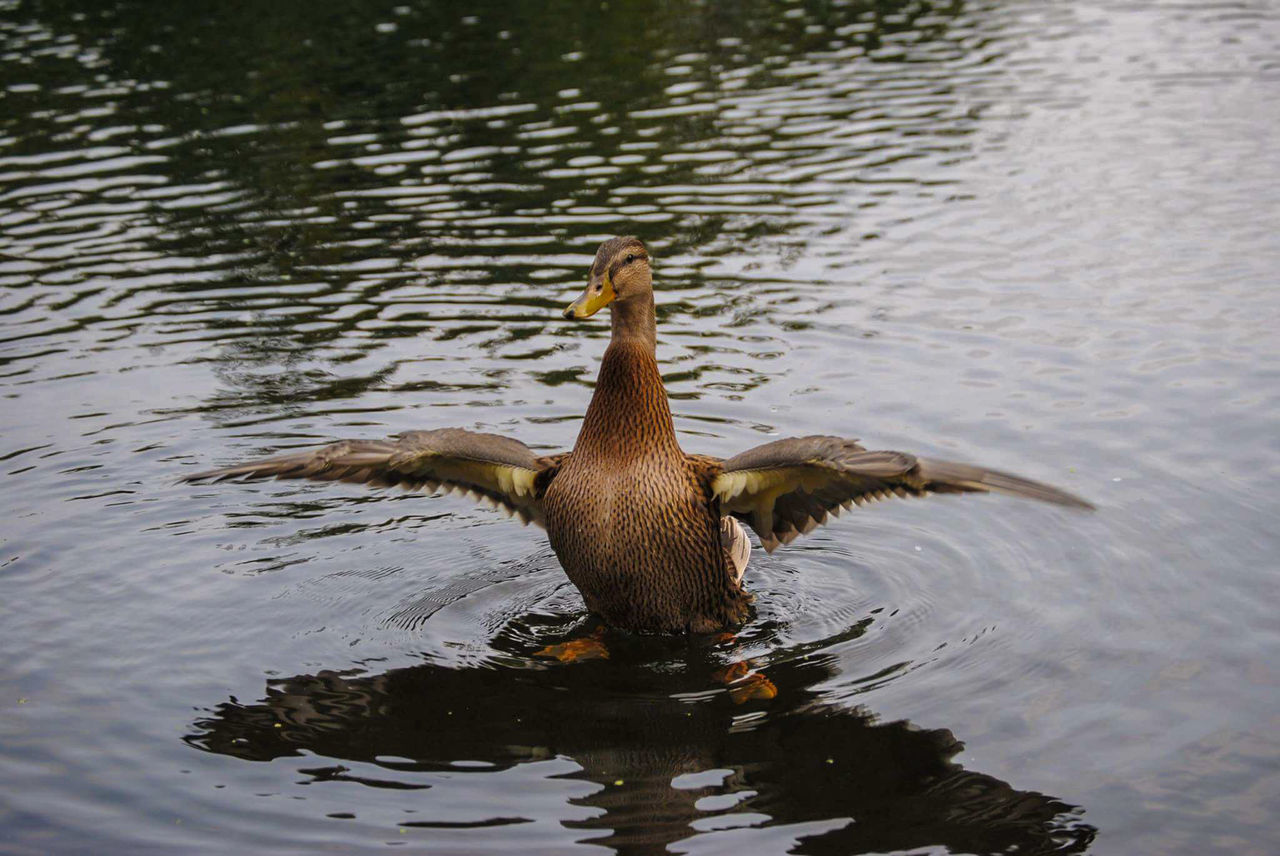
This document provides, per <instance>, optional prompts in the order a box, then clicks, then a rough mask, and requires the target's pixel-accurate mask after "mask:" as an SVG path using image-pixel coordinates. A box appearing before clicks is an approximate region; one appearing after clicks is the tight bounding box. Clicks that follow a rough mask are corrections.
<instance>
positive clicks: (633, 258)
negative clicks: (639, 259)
mask: <svg viewBox="0 0 1280 856" xmlns="http://www.w3.org/2000/svg"><path fill="white" fill-rule="evenodd" d="M635 260H636V257H635V256H634V255H628V256H627V264H631V263H632V262H633V261H635Z"/></svg>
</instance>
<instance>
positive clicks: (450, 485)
mask: <svg viewBox="0 0 1280 856" xmlns="http://www.w3.org/2000/svg"><path fill="white" fill-rule="evenodd" d="M566 457H567V455H564V454H562V455H553V456H539V455H537V454H535V453H534V451H533V450H532V449H530V448H529V447H528V446H526V445H525V444H524V443H521V442H520V441H519V440H513V439H511V438H510V437H503V436H501V435H498V434H483V433H479V432H476V431H466V430H463V429H461V428H440V429H437V430H434V431H406V432H405V433H403V434H397V435H395V436H394V437H392V438H389V439H386V440H340V441H338V442H336V443H330V444H329V445H327V446H321V447H320V448H317V449H308V450H306V451H303V452H295V453H291V454H287V455H279V456H277V457H273V458H263V459H260V460H256V461H249V462H247V463H244V464H237V465H235V466H230V467H223V468H221V469H216V470H206V471H204V472H199V473H195V474H193V475H189V476H183V478H182V480H183V481H186V482H220V481H227V480H228V479H239V480H243V481H259V480H262V479H311V480H313V481H344V482H352V483H358V484H368V485H370V486H373V487H394V486H396V485H399V486H401V487H403V488H405V489H406V490H425V491H426V492H428V493H434V492H435V491H437V490H440V489H444V490H445V491H446V492H453V491H457V492H459V493H463V494H466V495H470V496H474V497H475V498H476V499H478V500H480V499H483V500H487V501H489V502H492V503H494V504H495V505H496V506H498V507H501V508H503V509H505V510H506V511H507V512H508V513H510V514H514V515H515V516H517V517H519V518H520V520H521V522H524V523H529V522H533V523H538V524H539V525H541V523H542V496H543V494H544V493H545V491H546V486H547V484H548V483H549V482H550V480H551V479H552V478H554V476H555V473H556V471H557V470H558V469H559V467H560V464H561V463H562V462H563V461H564V459H565V458H566Z"/></svg>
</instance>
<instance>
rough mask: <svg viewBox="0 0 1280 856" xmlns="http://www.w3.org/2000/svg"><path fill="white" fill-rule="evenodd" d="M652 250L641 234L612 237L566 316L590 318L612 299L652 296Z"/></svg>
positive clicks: (636, 298)
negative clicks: (584, 288) (639, 235)
mask: <svg viewBox="0 0 1280 856" xmlns="http://www.w3.org/2000/svg"><path fill="white" fill-rule="evenodd" d="M652 295H653V272H652V271H651V270H650V269H649V251H648V250H647V249H645V246H644V243H643V242H642V241H641V240H640V239H639V238H633V237H629V236H628V237H623V238H610V239H609V240H607V241H605V242H604V243H603V244H601V245H600V249H598V250H596V258H595V261H593V262H592V263H591V273H590V275H589V276H588V278H587V289H586V291H584V292H582V294H581V295H580V296H579V297H578V299H577V300H575V301H573V303H570V304H569V307H568V308H567V309H565V310H564V317H566V318H590V317H591V316H592V315H595V314H596V313H597V312H599V311H600V310H601V309H603V308H604V307H605V306H608V305H609V304H611V303H619V304H622V303H629V302H631V301H634V300H638V299H649V300H651V299H652Z"/></svg>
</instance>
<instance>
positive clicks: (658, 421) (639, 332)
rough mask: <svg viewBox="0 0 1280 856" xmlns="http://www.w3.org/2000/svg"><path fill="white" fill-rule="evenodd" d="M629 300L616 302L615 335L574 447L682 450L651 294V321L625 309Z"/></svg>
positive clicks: (611, 451) (603, 451) (604, 451)
mask: <svg viewBox="0 0 1280 856" xmlns="http://www.w3.org/2000/svg"><path fill="white" fill-rule="evenodd" d="M630 305H631V302H630V301H628V303H627V304H622V305H615V306H614V307H613V311H614V314H613V339H612V340H611V341H610V342H609V347H608V348H607V349H606V350H605V352H604V359H603V360H602V361H601V363H600V375H599V377H598V378H597V379H596V389H595V392H594V393H593V394H592V396H591V405H590V406H589V407H588V408H587V415H586V418H585V419H583V422H582V430H581V432H580V433H579V434H578V443H577V445H576V446H575V448H574V451H575V452H578V451H589V452H591V453H592V454H597V455H602V456H610V457H619V456H620V457H623V458H636V457H641V456H644V455H651V454H655V453H657V454H663V453H671V454H676V455H683V454H684V453H683V452H681V451H680V444H679V442H678V441H677V440H676V431H675V426H674V425H673V424H672V422H671V407H670V405H668V403H667V390H666V387H664V386H663V383H662V374H661V373H660V372H659V371H658V361H657V358H656V357H655V355H654V354H655V346H654V340H655V338H656V337H655V333H654V321H653V300H652V298H650V300H649V302H648V307H647V308H648V314H647V321H646V318H645V317H643V316H640V317H637V316H636V315H635V314H631V312H630V311H629V310H628V309H624V307H629V306H630ZM620 310H621V311H620Z"/></svg>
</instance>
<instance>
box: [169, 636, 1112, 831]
mask: <svg viewBox="0 0 1280 856" xmlns="http://www.w3.org/2000/svg"><path fill="white" fill-rule="evenodd" d="M609 643H610V646H611V650H612V651H613V657H612V659H611V660H609V661H606V662H588V663H578V664H574V665H571V666H553V667H547V666H543V665H541V664H538V663H535V662H533V661H530V660H527V659H522V658H518V657H514V656H512V657H511V658H510V660H509V662H508V663H507V664H506V665H503V666H490V667H472V668H466V667H463V668H445V667H442V666H439V665H436V664H432V663H427V664H423V665H419V666H414V667H410V668H401V669H393V670H390V671H386V672H382V673H380V674H369V673H362V672H359V671H351V672H337V671H321V672H318V673H316V674H311V675H299V676H296V677H291V678H284V679H278V680H272V681H270V682H269V683H268V686H267V693H266V697H265V698H264V699H262V700H261V701H259V702H256V703H252V704H242V703H240V702H238V701H237V700H236V699H231V700H230V701H227V702H224V703H222V704H219V705H217V706H216V707H215V708H214V709H213V710H212V711H211V712H210V714H209V715H208V716H206V717H203V718H201V719H199V720H198V721H197V722H196V723H195V727H194V730H193V731H192V733H191V734H190V735H188V737H187V738H186V739H187V741H188V742H189V743H191V744H192V745H195V746H198V747H200V748H202V749H204V750H207V751H209V752H216V753H220V754H224V755H230V756H234V757H237V758H243V759H246V760H255V761H265V760H271V759H275V758H281V757H289V756H301V755H315V756H319V758H318V759H316V763H311V761H310V760H308V764H307V766H305V767H304V768H303V769H302V770H300V772H302V773H303V774H305V775H306V776H308V777H310V780H311V781H312V782H313V783H322V782H348V783H353V782H354V783H359V784H362V785H366V786H368V787H371V788H378V789H384V792H385V790H386V789H390V790H397V789H398V790H425V789H430V788H449V787H450V786H451V779H450V776H449V775H444V774H452V775H455V776H456V775H457V774H459V773H460V772H461V773H465V774H467V775H471V776H475V775H484V774H485V773H486V772H489V773H492V772H497V771H501V770H506V769H509V768H511V767H514V766H517V765H521V764H526V763H530V762H535V761H546V760H548V759H552V758H561V759H568V760H570V761H572V762H573V764H575V765H577V767H578V769H577V771H576V772H572V773H569V774H567V777H568V778H573V779H581V780H585V781H587V782H590V783H592V784H593V785H594V787H593V789H592V791H591V792H590V793H589V795H587V796H585V797H581V798H574V799H571V800H570V802H571V803H573V804H574V805H577V806H581V807H587V808H591V809H594V810H596V812H598V813H596V814H595V815H594V816H592V817H589V818H588V819H585V820H568V821H563V822H564V824H565V826H567V827H570V828H572V829H582V830H583V831H584V832H583V835H582V838H581V839H580V840H584V841H591V842H593V843H597V844H603V845H607V846H609V847H611V848H612V849H613V850H615V851H617V852H619V853H664V852H668V851H667V849H666V848H667V846H668V845H672V844H674V843H676V842H679V841H682V840H683V839H686V838H689V837H691V836H694V835H696V834H697V833H698V832H705V831H708V830H719V829H732V828H736V827H742V826H750V827H754V828H757V829H770V828H775V827H783V826H784V825H785V826H786V828H785V829H779V830H778V832H779V833H781V834H782V835H783V839H781V840H785V839H786V836H793V837H794V838H796V839H797V840H798V846H797V848H796V849H795V850H794V851H792V852H800V853H816V854H825V853H832V854H835V853H864V852H884V851H898V850H910V849H915V848H921V847H942V848H946V849H947V850H948V851H951V852H964V853H1009V852H1018V853H1050V852H1052V853H1080V852H1084V850H1085V849H1086V848H1087V846H1088V845H1089V843H1090V842H1091V841H1092V840H1093V838H1094V833H1095V830H1094V829H1093V827H1091V826H1089V825H1088V824H1085V823H1083V822H1082V821H1081V820H1080V813H1081V812H1080V809H1078V808H1075V807H1072V806H1069V805H1066V804H1064V803H1062V802H1061V801H1059V800H1057V799H1054V798H1053V797H1049V796H1046V795H1043V794H1039V793H1035V792H1032V791H1020V790H1016V789H1015V788H1013V787H1011V786H1010V785H1009V784H1007V783H1005V782H1003V781H1000V780H999V779H996V778H994V777H991V776H987V775H984V774H982V773H980V772H975V771H970V770H966V769H964V768H963V767H962V766H961V765H960V764H958V763H956V762H955V760H954V757H955V755H956V754H957V753H959V752H960V750H961V749H962V748H963V745H962V744H961V743H960V742H959V741H958V740H957V739H956V738H955V736H954V735H952V733H951V732H950V731H947V730H945V729H936V730H928V729H921V728H917V727H915V726H913V725H912V724H910V723H908V722H889V723H885V722H880V721H878V720H877V718H876V717H875V715H874V714H873V713H872V712H870V711H867V710H863V709H851V708H846V707H841V706H838V705H834V704H832V703H830V702H828V701H825V700H824V699H823V698H822V697H821V696H820V695H819V694H818V693H817V692H815V691H814V690H813V687H814V686H815V685H817V684H819V683H821V682H822V681H823V680H824V679H826V678H828V677H830V672H829V669H828V667H827V666H826V665H824V664H823V663H822V662H819V661H817V660H796V661H790V662H785V663H779V664H775V665H774V666H771V667H770V668H769V677H770V678H771V679H772V680H773V681H774V682H775V684H776V685H777V687H778V690H779V694H778V697H777V698H776V699H774V700H773V701H771V702H758V701H750V702H747V703H745V704H735V703H734V701H733V700H732V698H731V695H730V694H729V693H727V692H725V691H723V689H718V686H719V685H718V683H717V681H716V674H717V672H718V671H720V670H722V669H723V665H724V660H723V654H722V652H720V651H718V650H717V649H715V648H712V647H701V646H699V647H687V643H673V642H670V641H656V640H647V639H646V640H638V639H635V638H630V637H627V636H625V635H622V634H613V635H611V636H610V638H609ZM343 762H346V763H343ZM346 764H353V765H356V766H358V769H353V768H351V767H348V766H346ZM561 776H562V777H564V776H565V774H563V773H561ZM444 802H445V803H447V801H444ZM543 810H544V811H545V807H544V809H543ZM430 811H432V810H430V809H426V808H422V807H421V806H419V813H418V815H415V819H414V820H412V821H408V824H409V825H411V826H417V827H425V828H435V827H441V828H451V829H457V828H469V827H485V826H493V825H502V824H512V823H521V822H531V821H532V820H533V819H534V818H533V817H531V816H529V815H530V814H533V812H527V813H525V814H522V813H521V805H520V799H519V798H518V796H517V797H516V798H515V799H512V798H511V794H510V792H509V791H500V792H499V791H497V790H495V793H494V794H493V795H492V796H491V797H490V798H489V799H487V800H486V801H485V803H483V804H479V805H474V806H471V807H470V811H458V810H457V808H456V804H455V808H453V809H452V810H450V809H448V808H447V807H446V808H445V809H444V810H440V809H438V808H436V809H434V811H435V812H436V813H435V814H430V815H429V816H427V817H422V815H424V814H429V812H430ZM676 849H677V850H678V849H679V848H676Z"/></svg>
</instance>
